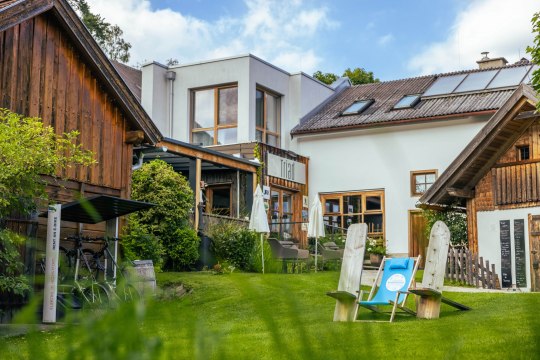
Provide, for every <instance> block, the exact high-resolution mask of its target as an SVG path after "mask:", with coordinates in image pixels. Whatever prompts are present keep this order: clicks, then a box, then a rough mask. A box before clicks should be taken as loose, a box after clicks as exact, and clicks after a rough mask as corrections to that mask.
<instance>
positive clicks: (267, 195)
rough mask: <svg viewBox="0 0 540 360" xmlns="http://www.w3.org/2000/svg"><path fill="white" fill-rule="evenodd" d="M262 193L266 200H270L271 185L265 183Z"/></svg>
mask: <svg viewBox="0 0 540 360" xmlns="http://www.w3.org/2000/svg"><path fill="white" fill-rule="evenodd" d="M262 193H263V199H264V200H270V186H266V185H263V189H262Z"/></svg>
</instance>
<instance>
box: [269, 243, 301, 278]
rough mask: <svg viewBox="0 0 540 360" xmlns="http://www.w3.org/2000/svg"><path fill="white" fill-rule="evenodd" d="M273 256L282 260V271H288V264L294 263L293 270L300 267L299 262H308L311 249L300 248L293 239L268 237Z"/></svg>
mask: <svg viewBox="0 0 540 360" xmlns="http://www.w3.org/2000/svg"><path fill="white" fill-rule="evenodd" d="M268 244H269V245H270V250H271V251H272V256H273V257H274V259H276V260H277V261H281V262H282V271H283V272H287V265H288V264H292V267H293V271H294V270H295V269H296V268H297V267H298V263H299V262H307V261H308V259H309V251H308V250H303V249H299V248H298V247H297V246H296V244H294V243H293V242H292V241H278V240H277V239H274V238H269V239H268Z"/></svg>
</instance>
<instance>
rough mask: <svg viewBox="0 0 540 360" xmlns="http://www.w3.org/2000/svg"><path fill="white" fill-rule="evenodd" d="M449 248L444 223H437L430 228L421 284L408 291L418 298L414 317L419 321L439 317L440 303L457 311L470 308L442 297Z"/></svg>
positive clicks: (447, 233)
mask: <svg viewBox="0 0 540 360" xmlns="http://www.w3.org/2000/svg"><path fill="white" fill-rule="evenodd" d="M449 246H450V230H448V227H447V226H446V224H445V223H443V222H442V221H437V222H436V223H435V224H434V225H433V227H432V228H431V234H430V236H429V246H428V250H427V255H426V264H425V269H424V276H423V277H422V283H421V284H418V285H417V286H415V287H413V288H411V289H409V291H410V292H411V293H413V294H415V295H417V296H418V297H419V299H418V301H417V311H416V312H417V314H416V316H417V317H418V318H421V319H436V318H438V317H439V313H440V309H441V302H443V303H445V304H448V305H450V306H453V307H455V308H457V309H459V310H470V309H471V308H470V307H468V306H465V305H463V304H460V303H457V302H455V301H452V300H450V299H447V298H445V297H444V296H442V291H443V284H444V273H445V269H446V261H447V259H448V247H449Z"/></svg>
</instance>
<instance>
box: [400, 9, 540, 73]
mask: <svg viewBox="0 0 540 360" xmlns="http://www.w3.org/2000/svg"><path fill="white" fill-rule="evenodd" d="M538 10H540V5H539V3H538V0H514V1H509V0H474V1H472V2H471V3H470V5H469V6H468V7H467V8H466V9H465V10H463V11H462V12H461V13H460V14H459V15H458V16H457V18H456V19H455V21H454V24H453V26H452V28H451V29H450V31H449V34H448V37H447V38H446V39H445V40H444V41H441V42H436V43H433V44H430V45H428V46H427V47H426V49H425V50H424V51H422V52H420V53H419V54H418V55H416V56H414V57H413V58H412V59H410V61H409V63H408V67H409V69H410V70H411V71H413V72H416V73H418V74H433V73H439V72H447V71H454V70H460V69H469V68H474V67H476V61H477V60H479V59H480V58H481V55H480V53H481V52H482V51H489V52H490V54H489V57H491V58H494V57H501V56H502V57H505V58H506V59H507V60H508V61H510V62H515V61H517V60H519V58H520V56H521V57H524V56H526V53H525V48H526V47H527V45H531V44H532V39H533V36H532V34H531V30H532V28H531V22H530V21H531V18H532V15H533V14H534V12H536V11H538Z"/></svg>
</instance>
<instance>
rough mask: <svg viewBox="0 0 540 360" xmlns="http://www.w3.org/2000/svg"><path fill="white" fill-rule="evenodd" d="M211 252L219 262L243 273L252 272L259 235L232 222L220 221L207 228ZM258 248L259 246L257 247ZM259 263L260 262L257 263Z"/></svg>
mask: <svg viewBox="0 0 540 360" xmlns="http://www.w3.org/2000/svg"><path fill="white" fill-rule="evenodd" d="M207 233H208V236H210V238H211V239H212V251H213V252H214V255H215V257H216V258H217V259H218V261H219V262H230V263H231V264H232V265H234V266H235V267H238V268H239V269H241V270H244V271H254V270H255V267H254V261H255V260H256V259H255V256H256V254H257V253H259V254H260V252H258V251H257V245H256V244H257V241H258V240H259V235H258V234H257V233H255V232H254V231H251V230H249V229H247V228H246V227H245V226H242V225H239V224H238V223H236V222H233V221H220V222H218V223H216V224H214V225H211V226H209V228H208V230H207ZM259 247H260V246H259ZM259 262H260V261H259Z"/></svg>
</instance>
